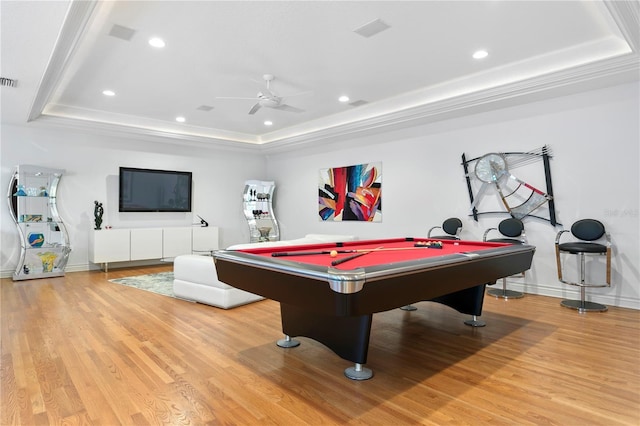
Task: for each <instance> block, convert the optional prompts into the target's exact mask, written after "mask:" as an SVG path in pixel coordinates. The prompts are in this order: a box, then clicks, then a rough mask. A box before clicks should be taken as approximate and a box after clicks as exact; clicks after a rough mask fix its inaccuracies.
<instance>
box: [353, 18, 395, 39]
mask: <svg viewBox="0 0 640 426" xmlns="http://www.w3.org/2000/svg"><path fill="white" fill-rule="evenodd" d="M387 28H391V27H390V26H389V25H388V24H386V23H385V22H383V21H382V20H381V19H374V20H373V21H371V22H368V23H366V24H364V25H363V26H361V27H358V28H356V29H355V30H353V32H354V33H357V34H360V35H361V36H362V37H367V38H369V37H371V36H374V35H376V34H378V33H380V32H382V31H384V30H386V29H387Z"/></svg>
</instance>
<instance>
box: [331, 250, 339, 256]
mask: <svg viewBox="0 0 640 426" xmlns="http://www.w3.org/2000/svg"><path fill="white" fill-rule="evenodd" d="M329 256H331V257H336V256H338V252H337V251H335V250H331V252H330V253H329Z"/></svg>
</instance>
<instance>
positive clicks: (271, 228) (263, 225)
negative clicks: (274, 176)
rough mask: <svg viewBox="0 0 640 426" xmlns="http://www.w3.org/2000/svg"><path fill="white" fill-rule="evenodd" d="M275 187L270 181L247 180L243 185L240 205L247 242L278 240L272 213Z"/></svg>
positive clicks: (275, 222) (278, 231) (274, 218)
mask: <svg viewBox="0 0 640 426" xmlns="http://www.w3.org/2000/svg"><path fill="white" fill-rule="evenodd" d="M275 189H276V185H275V183H274V182H272V181H262V180H248V181H246V182H245V185H244V194H243V198H242V201H243V202H242V205H243V209H244V217H245V219H247V224H248V225H249V242H252V243H257V242H264V241H278V240H280V230H279V229H278V221H277V220H276V216H275V214H274V212H273V193H274V191H275Z"/></svg>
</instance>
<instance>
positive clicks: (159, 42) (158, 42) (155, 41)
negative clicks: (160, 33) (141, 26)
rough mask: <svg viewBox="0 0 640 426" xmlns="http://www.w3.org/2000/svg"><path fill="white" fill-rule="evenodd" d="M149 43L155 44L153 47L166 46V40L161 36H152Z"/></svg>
mask: <svg viewBox="0 0 640 426" xmlns="http://www.w3.org/2000/svg"><path fill="white" fill-rule="evenodd" d="M149 44H150V45H151V46H153V47H158V48H161V47H164V45H165V44H164V40H163V39H161V38H159V37H153V38H150V39H149Z"/></svg>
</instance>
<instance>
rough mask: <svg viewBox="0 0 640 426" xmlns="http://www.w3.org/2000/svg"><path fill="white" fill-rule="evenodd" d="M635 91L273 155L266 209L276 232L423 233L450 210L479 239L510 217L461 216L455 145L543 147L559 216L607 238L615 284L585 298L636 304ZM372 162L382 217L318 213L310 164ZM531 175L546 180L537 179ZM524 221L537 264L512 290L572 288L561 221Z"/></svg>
mask: <svg viewBox="0 0 640 426" xmlns="http://www.w3.org/2000/svg"><path fill="white" fill-rule="evenodd" d="M639 100H640V96H639V86H638V84H637V83H635V84H625V85H621V86H616V87H613V88H609V89H604V90H598V91H593V92H587V93H582V94H578V95H572V96H566V97H562V98H556V99H552V100H547V101H541V102H536V103H532V104H528V105H523V106H517V107H512V108H508V109H502V110H497V111H493V112H489V113H482V114H477V115H474V116H469V117H465V118H459V119H452V120H448V121H443V122H437V123H433V124H430V125H422V126H418V127H413V128H410V129H405V130H402V131H394V132H388V133H379V134H376V135H374V136H367V137H363V138H359V139H352V140H348V141H339V142H331V143H325V144H315V145H314V146H313V147H311V148H304V149H298V150H295V151H291V152H288V153H286V154H272V155H270V157H269V159H268V173H267V174H268V175H269V179H272V180H275V181H276V184H277V186H278V192H277V195H276V197H275V200H276V201H277V203H276V206H275V208H274V210H275V212H276V215H277V217H278V218H279V223H280V227H281V230H282V233H283V235H284V236H299V235H303V234H305V233H310V232H314V233H323V232H324V233H339V234H355V235H358V236H359V237H360V238H368V237H395V236H425V235H426V232H427V230H428V228H430V227H431V226H434V225H439V224H441V223H442V221H443V220H444V219H445V218H447V217H451V216H457V217H460V218H461V219H463V222H464V231H463V237H464V238H467V239H481V238H482V234H483V232H484V230H485V229H486V228H488V227H492V226H496V225H497V223H498V222H499V221H500V220H501V219H503V218H504V217H507V216H506V215H504V216H497V215H490V216H480V220H479V222H475V221H473V220H472V219H471V218H470V217H468V214H469V207H470V202H469V197H468V192H467V189H466V184H465V180H464V175H463V169H462V166H461V155H462V153H466V154H467V158H473V157H478V156H481V155H483V154H485V153H489V152H508V151H529V150H533V149H536V148H540V147H542V146H543V145H549V146H550V147H551V149H552V151H553V159H552V160H551V174H552V180H553V190H554V195H555V204H556V210H557V219H558V222H560V223H561V224H563V225H564V228H566V229H569V228H570V226H571V224H572V223H573V222H574V221H576V220H578V219H582V218H595V219H599V220H601V221H602V222H603V223H604V224H605V226H606V227H607V230H608V231H609V232H610V234H611V236H612V240H613V244H614V251H613V253H614V258H613V273H612V281H613V285H612V287H611V288H599V289H591V290H588V291H587V294H588V299H589V300H594V301H599V302H601V303H606V304H609V305H618V306H626V307H633V308H640V296H639V294H640V272H639V265H640V262H639V260H640V249H639V241H640V229H639V219H640V213H639V206H640V201H639V190H638V188H639V182H640V176H639V173H638V165H639V160H640V153H639V148H638V145H639V141H640V132H639V118H638V117H639V116H640V108H639ZM373 161H382V174H383V179H382V182H383V183H382V203H383V221H382V223H357V222H321V221H320V220H319V217H318V214H317V184H318V170H319V169H321V168H327V167H337V166H347V165H352V164H360V163H367V162H373ZM527 167H529V166H527ZM540 167H541V165H540ZM513 172H514V174H516V175H518V174H519V173H521V172H524V173H528V171H525V170H522V171H521V170H513ZM538 178H539V177H538ZM536 183H538V184H539V185H537V186H541V187H542V189H544V179H542V180H541V181H539V182H536ZM542 212H543V213H544V209H543V211H542ZM536 213H537V212H536ZM524 222H525V227H526V232H527V236H528V240H529V243H531V244H533V245H535V246H536V255H535V257H534V265H533V267H532V270H531V271H530V272H528V273H527V277H526V278H525V279H524V281H523V280H522V279H513V280H511V282H510V283H509V287H512V288H514V289H518V288H520V289H522V288H524V290H525V291H527V292H530V293H537V294H546V295H551V296H557V297H572V298H573V297H577V294H576V291H577V289H576V287H573V286H567V285H564V284H561V283H560V282H559V281H558V279H557V270H556V264H555V252H554V240H555V236H556V233H557V231H558V230H560V229H562V228H561V227H557V228H554V227H553V226H551V225H550V224H549V223H548V222H544V221H540V220H532V219H531V218H525V220H524Z"/></svg>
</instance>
